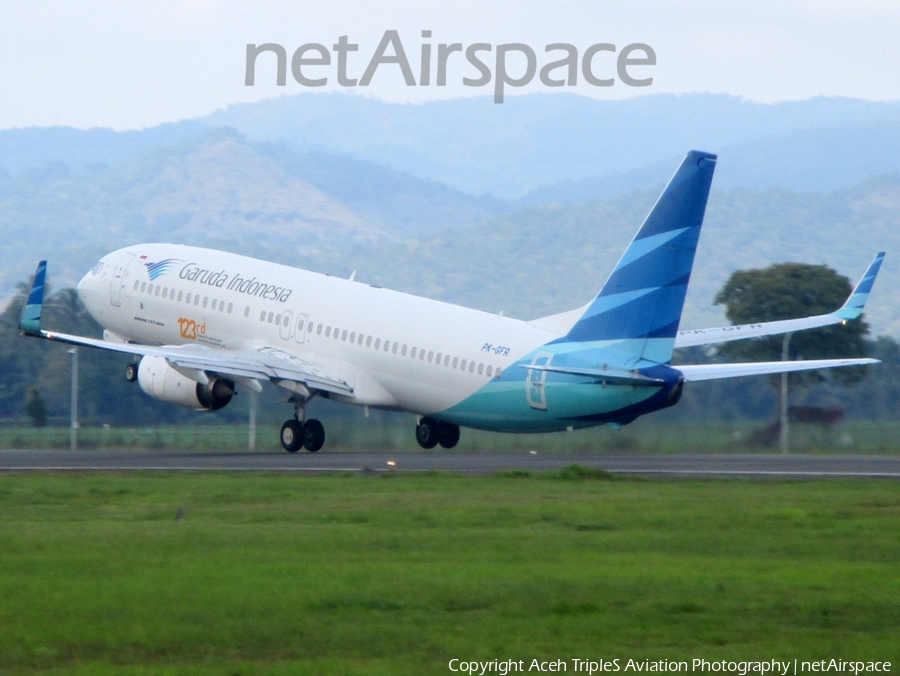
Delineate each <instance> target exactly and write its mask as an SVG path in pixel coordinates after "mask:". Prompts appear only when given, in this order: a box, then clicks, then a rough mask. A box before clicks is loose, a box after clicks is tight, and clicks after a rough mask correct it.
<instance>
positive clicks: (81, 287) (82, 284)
mask: <svg viewBox="0 0 900 676" xmlns="http://www.w3.org/2000/svg"><path fill="white" fill-rule="evenodd" d="M90 277H91V273H90V272H89V273H87V274H86V275H85V276H84V277H82V278H81V281H79V282H78V285H77V286H76V287H75V288H76V289H77V290H78V297H79V298H80V299H81V302H82V303H84V301H85V293H86V292H87V291H88V287H89V286H90Z"/></svg>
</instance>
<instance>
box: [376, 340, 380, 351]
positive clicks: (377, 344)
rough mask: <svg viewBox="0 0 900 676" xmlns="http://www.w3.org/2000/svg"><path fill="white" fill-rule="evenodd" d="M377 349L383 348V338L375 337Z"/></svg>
mask: <svg viewBox="0 0 900 676" xmlns="http://www.w3.org/2000/svg"><path fill="white" fill-rule="evenodd" d="M375 349H376V350H380V349H381V338H376V339H375Z"/></svg>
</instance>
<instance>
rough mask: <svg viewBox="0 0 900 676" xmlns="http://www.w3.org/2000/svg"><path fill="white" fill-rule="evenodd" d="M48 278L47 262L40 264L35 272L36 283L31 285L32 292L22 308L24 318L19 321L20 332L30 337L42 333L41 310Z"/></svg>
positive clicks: (33, 282)
mask: <svg viewBox="0 0 900 676" xmlns="http://www.w3.org/2000/svg"><path fill="white" fill-rule="evenodd" d="M46 276H47V261H41V262H40V263H38V266H37V270H35V272H34V281H32V283H31V291H30V292H29V293H28V300H26V301H25V307H24V308H22V317H21V318H20V319H19V330H20V331H22V333H27V334H29V335H40V333H41V308H42V307H43V305H44V279H45V277H46Z"/></svg>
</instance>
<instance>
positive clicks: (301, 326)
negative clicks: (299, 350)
mask: <svg viewBox="0 0 900 676" xmlns="http://www.w3.org/2000/svg"><path fill="white" fill-rule="evenodd" d="M308 321H309V318H308V317H307V316H306V315H305V314H303V313H301V314H299V315H297V330H296V331H294V340H296V341H297V342H298V343H304V342H306V331H307V326H306V325H307V322H308Z"/></svg>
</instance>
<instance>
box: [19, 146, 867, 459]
mask: <svg viewBox="0 0 900 676" xmlns="http://www.w3.org/2000/svg"><path fill="white" fill-rule="evenodd" d="M715 162H716V156H715V155H711V154H709V153H703V152H697V151H692V152H690V153H688V154H687V156H686V157H685V159H684V161H683V162H682V163H681V166H680V167H679V168H678V170H677V171H676V173H675V175H674V176H673V178H672V179H671V181H670V182H669V184H668V186H667V187H666V189H665V190H664V192H663V193H662V195H661V196H660V198H659V200H658V201H657V203H656V205H655V206H654V207H653V209H652V210H651V212H650V214H649V215H648V216H647V219H646V220H645V221H644V224H643V225H642V226H641V228H640V230H639V231H638V233H637V235H636V236H635V238H634V240H633V241H632V242H631V244H630V245H629V247H628V249H627V250H626V251H625V253H624V255H623V256H622V258H621V260H620V261H619V263H618V264H617V265H616V268H615V269H614V270H613V272H612V274H611V276H610V277H609V279H608V281H607V282H606V284H605V285H604V286H603V288H602V289H601V291H600V293H599V294H598V295H597V296H596V297H595V298H594V299H593V300H592V301H591V302H589V303H588V304H587V305H585V306H583V307H581V308H578V309H576V310H572V311H569V312H564V313H561V314H558V315H552V316H549V317H543V318H541V319H536V320H533V321H521V320H517V319H512V318H509V317H504V316H502V315H501V316H498V315H494V314H489V313H486V312H481V311H478V310H472V309H469V308H464V307H460V306H457V305H451V304H448V303H441V302H437V301H434V300H428V299H426V298H420V297H417V296H412V295H409V294H405V293H398V292H396V291H389V290H387V289H382V288H378V287H373V286H369V285H367V284H363V283H359V282H355V281H353V280H344V279H338V278H335V277H329V276H326V275H321V274H317V273H313V272H308V271H305V270H300V269H296V268H292V267H287V266H284V265H277V264H275V263H269V262H265V261H260V260H255V259H252V258H247V257H245V256H238V255H235V254H230V253H224V252H221V251H213V250H210V249H203V248H197V247H189V246H183V245H177V244H138V245H135V246H129V247H126V248H124V249H119V250H117V251H114V252H112V253H110V254H108V255H106V256H104V257H103V258H102V259H101V260H100V261H99V262H98V263H97V265H96V266H95V267H94V268H93V270H91V271H90V272H89V273H88V274H86V275H85V276H84V278H83V279H82V280H81V282H80V283H79V284H78V292H79V295H80V297H81V300H82V301H83V302H84V305H85V307H86V308H87V310H88V312H90V314H91V315H92V316H93V317H94V318H95V319H96V320H97V321H98V322H99V323H100V324H101V325H102V326H103V327H104V328H105V331H104V335H103V339H95V338H86V337H81V336H74V335H69V334H64V333H58V332H55V331H47V330H44V329H42V328H41V323H40V318H41V307H42V303H43V290H44V278H45V275H46V262H41V263H40V264H39V265H38V269H37V272H36V274H35V279H34V284H33V286H32V289H31V293H30V295H29V298H28V301H27V304H26V306H25V309H24V311H23V314H22V320H21V329H22V331H23V333H25V334H26V335H30V336H38V337H42V338H47V339H50V340H56V341H61V342H65V343H73V344H76V345H88V346H92V347H97V348H102V349H107V350H114V351H118V352H123V353H127V354H130V355H134V357H135V358H139V361H137V362H136V363H130V364H128V366H127V367H126V377H127V378H128V379H129V380H132V381H133V380H137V382H138V383H139V385H140V387H141V388H142V389H143V390H144V391H145V392H146V393H147V394H149V395H150V396H152V397H155V398H157V399H161V400H163V401H168V402H171V403H174V404H179V405H182V406H188V407H191V408H196V409H205V410H217V409H220V408H222V407H223V406H225V405H226V404H228V402H229V401H230V400H231V398H232V396H233V395H234V393H235V391H236V389H237V388H242V387H243V388H250V389H252V390H256V391H259V390H260V389H261V387H262V385H261V384H262V383H264V382H270V383H273V384H275V385H277V386H279V387H282V388H284V389H285V390H287V391H288V392H290V393H291V397H290V399H291V401H292V402H293V404H294V417H292V418H291V419H289V420H288V421H287V422H285V423H284V425H283V426H282V430H281V443H282V445H283V447H284V448H285V450H288V451H291V452H294V451H297V450H299V449H300V448H306V449H307V450H309V451H317V450H319V448H321V447H322V444H323V443H324V440H325V431H324V428H323V426H322V424H321V423H320V422H319V421H317V420H312V419H309V420H308V419H306V415H305V407H306V404H307V403H308V402H309V401H310V400H311V399H312V398H314V397H316V396H323V397H328V398H330V399H335V400H338V401H342V402H346V403H349V404H356V405H362V406H372V407H379V408H384V409H391V410H399V411H409V412H410V413H413V414H415V415H416V416H417V417H418V424H417V426H416V438H417V440H418V442H419V443H420V444H421V445H422V446H423V447H425V448H432V447H434V446H435V445H437V444H441V445H442V446H444V447H446V448H450V447H453V446H455V445H456V443H457V442H458V440H459V429H460V427H474V428H479V429H486V430H496V431H502V432H547V431H555V430H566V429H577V428H582V427H590V426H593V425H600V424H613V425H624V424H627V423H629V422H631V421H632V420H634V419H635V418H637V417H638V416H640V415H643V414H645V413H651V412H653V411H656V410H659V409H661V408H666V407H668V406H672V405H673V404H675V403H677V402H678V400H679V398H680V396H681V392H682V388H683V386H684V383H685V382H690V381H696V380H708V379H715V378H729V377H735V376H744V375H753V374H764V373H779V372H785V371H798V370H805V369H815V368H830V367H835V366H846V365H852V364H869V363H873V362H874V361H875V360H872V359H834V360H813V361H787V362H762V363H746V364H702V365H701V364H695V365H672V363H671V361H672V351H673V349H674V348H676V347H679V346H688V345H702V344H708V343H719V342H723V341H726V340H735V339H740V338H751V337H756V336H762V335H772V334H777V333H786V332H790V331H797V330H801V329H807V328H814V327H816V326H824V325H827V324H834V323H839V322H845V321H849V320H852V319H855V318H856V317H858V316H859V315H860V313H861V312H862V308H863V306H864V304H865V301H866V298H867V296H868V293H869V291H870V289H871V288H872V284H873V282H874V280H875V276H876V275H877V273H878V269H879V267H880V265H881V260H882V258H883V254H878V256H876V257H875V260H874V261H873V262H872V264H871V265H870V266H869V269H868V270H867V271H866V273H865V275H864V276H863V278H862V279H861V280H860V282H859V284H858V285H857V287H856V288H855V289H854V291H853V294H852V295H851V296H850V298H848V299H847V302H846V303H845V304H844V305H843V306H842V307H841V308H839V309H838V310H836V311H835V312H833V313H830V314H827V315H819V316H815V317H807V318H802V319H793V320H786V321H779V322H768V323H760V324H749V325H746V326H729V327H720V328H714V329H704V330H697V331H682V332H679V331H678V325H679V321H680V319H681V312H682V307H683V305H684V298H685V293H686V291H687V285H688V280H689V278H690V273H691V268H692V266H693V262H694V252H695V251H696V248H697V241H698V238H699V235H700V227H701V225H702V222H703V214H704V211H705V209H706V201H707V197H708V195H709V188H710V184H711V181H712V176H713V171H714V169H715Z"/></svg>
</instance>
